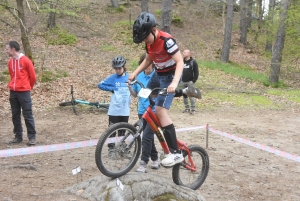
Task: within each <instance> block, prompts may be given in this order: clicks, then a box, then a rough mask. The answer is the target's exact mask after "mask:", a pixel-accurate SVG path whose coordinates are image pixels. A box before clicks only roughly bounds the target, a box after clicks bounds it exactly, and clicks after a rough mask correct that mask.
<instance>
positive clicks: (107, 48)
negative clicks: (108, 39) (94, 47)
mask: <svg viewBox="0 0 300 201" xmlns="http://www.w3.org/2000/svg"><path fill="white" fill-rule="evenodd" d="M101 50H102V51H105V52H111V51H114V50H116V47H115V46H112V45H109V44H106V43H103V45H102V46H101Z"/></svg>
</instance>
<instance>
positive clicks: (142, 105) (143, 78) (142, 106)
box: [132, 70, 155, 114]
mask: <svg viewBox="0 0 300 201" xmlns="http://www.w3.org/2000/svg"><path fill="white" fill-rule="evenodd" d="M154 73H155V70H153V71H152V73H150V74H149V75H146V74H145V73H144V71H143V72H141V73H140V74H138V76H137V77H136V79H137V80H138V81H139V82H141V83H142V84H143V85H144V86H145V87H147V84H148V82H149V80H150V79H151V77H152V75H153V74H154ZM132 90H133V91H135V92H136V93H139V91H140V90H141V87H140V85H139V84H134V85H132ZM149 105H150V103H149V100H148V98H141V97H139V102H138V114H144V112H145V110H146V109H147V107H148V106H149ZM152 110H153V112H155V106H154V107H153V108H152Z"/></svg>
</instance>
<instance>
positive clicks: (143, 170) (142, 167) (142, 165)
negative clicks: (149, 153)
mask: <svg viewBox="0 0 300 201" xmlns="http://www.w3.org/2000/svg"><path fill="white" fill-rule="evenodd" d="M136 172H141V173H147V164H146V163H145V161H141V162H140V166H139V168H138V169H137V170H136Z"/></svg>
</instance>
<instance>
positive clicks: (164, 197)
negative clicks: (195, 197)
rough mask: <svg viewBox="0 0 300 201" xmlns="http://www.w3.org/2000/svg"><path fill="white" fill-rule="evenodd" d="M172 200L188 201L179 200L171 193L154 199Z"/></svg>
mask: <svg viewBox="0 0 300 201" xmlns="http://www.w3.org/2000/svg"><path fill="white" fill-rule="evenodd" d="M170 200H176V201H186V200H185V199H178V198H176V196H175V195H173V194H170V193H165V194H162V195H159V196H157V197H154V198H153V199H152V201H170Z"/></svg>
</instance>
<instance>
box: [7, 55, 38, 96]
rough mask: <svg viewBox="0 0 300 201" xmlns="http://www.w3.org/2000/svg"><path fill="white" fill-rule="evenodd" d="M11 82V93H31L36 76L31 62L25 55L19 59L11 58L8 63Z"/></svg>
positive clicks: (9, 84) (9, 85)
mask: <svg viewBox="0 0 300 201" xmlns="http://www.w3.org/2000/svg"><path fill="white" fill-rule="evenodd" d="M8 71H9V74H10V81H9V83H8V87H9V89H10V90H11V91H30V90H32V88H33V85H34V84H35V81H36V74H35V70H34V66H33V64H32V62H31V60H30V59H29V58H28V57H26V56H25V55H24V54H22V53H21V54H20V57H19V59H14V58H10V60H9V61H8Z"/></svg>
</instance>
